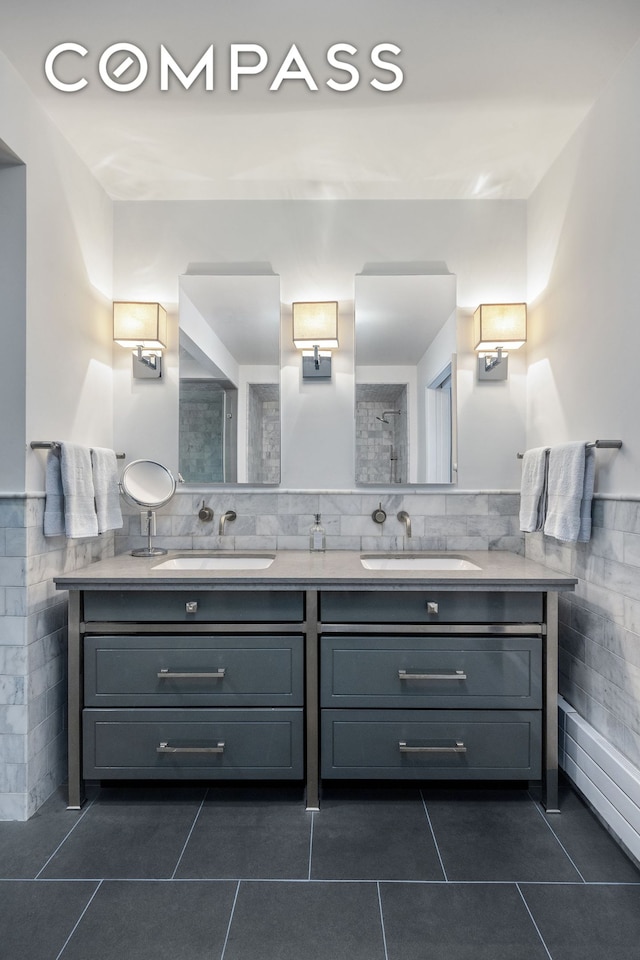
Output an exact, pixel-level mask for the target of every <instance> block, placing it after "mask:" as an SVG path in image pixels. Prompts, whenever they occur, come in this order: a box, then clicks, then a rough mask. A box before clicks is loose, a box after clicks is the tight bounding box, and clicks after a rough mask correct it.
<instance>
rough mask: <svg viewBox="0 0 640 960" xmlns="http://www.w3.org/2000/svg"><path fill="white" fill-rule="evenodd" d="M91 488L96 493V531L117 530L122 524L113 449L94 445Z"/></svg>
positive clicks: (116, 467) (116, 465)
mask: <svg viewBox="0 0 640 960" xmlns="http://www.w3.org/2000/svg"><path fill="white" fill-rule="evenodd" d="M91 464H92V467H93V489H94V491H95V495H96V514H97V516H98V533H105V532H106V531H107V530H119V529H120V527H121V526H122V510H121V509H120V488H119V486H118V464H117V462H116V455H115V453H114V452H113V450H108V449H107V448H106V447H94V448H93V449H92V451H91Z"/></svg>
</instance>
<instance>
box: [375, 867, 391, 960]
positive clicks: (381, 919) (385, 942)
mask: <svg viewBox="0 0 640 960" xmlns="http://www.w3.org/2000/svg"><path fill="white" fill-rule="evenodd" d="M376 887H377V890H378V908H379V910H380V927H381V928H382V945H383V947H384V960H389V953H388V951H387V934H386V932H385V929H384V914H383V912H382V895H381V893H380V881H379V880H377V881H376Z"/></svg>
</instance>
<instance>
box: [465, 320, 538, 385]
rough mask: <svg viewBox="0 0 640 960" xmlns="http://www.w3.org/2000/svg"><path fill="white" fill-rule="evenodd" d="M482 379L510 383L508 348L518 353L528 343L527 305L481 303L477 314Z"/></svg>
mask: <svg viewBox="0 0 640 960" xmlns="http://www.w3.org/2000/svg"><path fill="white" fill-rule="evenodd" d="M473 328H474V341H475V348H474V349H475V350H476V352H478V354H479V356H478V380H506V379H507V377H508V375H509V354H508V353H507V349H510V350H518V349H519V348H520V347H521V346H523V344H525V343H526V341H527V305H526V303H481V304H480V306H479V307H478V309H477V310H476V312H475V313H474V315H473Z"/></svg>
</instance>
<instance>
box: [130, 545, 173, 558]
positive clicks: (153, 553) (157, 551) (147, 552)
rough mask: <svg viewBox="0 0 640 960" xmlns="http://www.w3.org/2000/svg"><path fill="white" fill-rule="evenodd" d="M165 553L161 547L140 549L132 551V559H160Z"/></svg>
mask: <svg viewBox="0 0 640 960" xmlns="http://www.w3.org/2000/svg"><path fill="white" fill-rule="evenodd" d="M166 552H167V551H166V550H164V549H163V548H162V547H140V549H139V550H132V551H131V556H132V557H162V556H164V554H165V553H166Z"/></svg>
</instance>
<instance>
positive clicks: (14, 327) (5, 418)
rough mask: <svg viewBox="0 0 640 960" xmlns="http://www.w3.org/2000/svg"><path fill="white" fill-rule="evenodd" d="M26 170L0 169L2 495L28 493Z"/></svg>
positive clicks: (0, 431)
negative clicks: (26, 428) (26, 447)
mask: <svg viewBox="0 0 640 960" xmlns="http://www.w3.org/2000/svg"><path fill="white" fill-rule="evenodd" d="M26 202H27V201H26V169H25V167H24V166H1V167H0V291H1V292H2V295H1V303H2V307H1V314H0V315H1V316H2V323H1V326H0V330H1V332H2V348H1V349H0V411H3V415H2V416H1V417H0V450H2V457H0V491H3V492H11V491H13V492H18V491H23V490H24V489H25V454H24V437H25V389H26V387H25V380H26V376H25V372H26V363H27V357H26V354H27V342H26V340H27V338H26V333H25V317H26V310H27V276H26V257H27V254H26V247H27V230H26V226H27V221H26Z"/></svg>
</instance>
